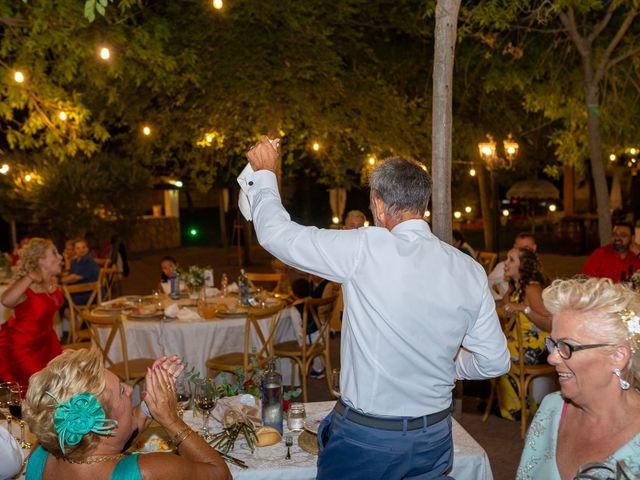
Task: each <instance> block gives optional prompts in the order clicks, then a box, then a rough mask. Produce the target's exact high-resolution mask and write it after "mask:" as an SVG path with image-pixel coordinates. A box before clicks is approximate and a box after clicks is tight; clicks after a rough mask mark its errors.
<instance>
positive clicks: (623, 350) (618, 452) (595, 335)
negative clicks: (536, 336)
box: [516, 278, 640, 480]
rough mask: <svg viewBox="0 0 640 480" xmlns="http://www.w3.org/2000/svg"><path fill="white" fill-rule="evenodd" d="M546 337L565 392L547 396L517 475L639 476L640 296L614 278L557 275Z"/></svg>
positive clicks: (548, 295) (548, 296)
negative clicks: (549, 330)
mask: <svg viewBox="0 0 640 480" xmlns="http://www.w3.org/2000/svg"><path fill="white" fill-rule="evenodd" d="M542 297H543V299H544V304H545V306H546V307H547V309H549V311H550V312H551V313H552V314H553V327H552V329H551V336H550V337H547V339H546V340H545V344H546V347H547V349H548V351H549V358H548V362H549V363H550V364H551V365H553V366H555V367H556V370H557V372H558V379H559V381H560V392H556V393H552V394H550V395H548V396H547V397H545V399H544V401H543V402H542V405H541V406H540V409H539V410H538V412H537V413H536V415H535V418H534V419H533V422H532V423H531V427H530V428H529V434H528V437H527V440H526V442H525V447H524V451H523V452H522V458H521V459H520V466H519V468H518V473H517V477H516V478H518V479H523V480H524V479H529V478H531V479H538V478H544V479H545V480H559V479H573V478H576V479H577V478H585V479H586V478H592V479H598V478H603V479H604V478H607V479H608V478H619V479H623V478H625V479H627V478H628V479H631V478H638V477H637V475H638V474H639V473H640V392H639V391H638V387H640V318H638V316H637V313H638V312H640V298H639V297H638V294H637V293H634V292H633V291H631V290H629V289H628V288H626V287H624V286H622V285H615V284H614V283H613V282H612V281H611V280H610V279H594V278H591V279H583V278H580V279H571V280H556V281H554V282H553V283H552V284H551V286H550V287H548V288H546V289H545V291H544V292H543V294H542Z"/></svg>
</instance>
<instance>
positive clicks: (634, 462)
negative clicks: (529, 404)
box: [516, 392, 640, 480]
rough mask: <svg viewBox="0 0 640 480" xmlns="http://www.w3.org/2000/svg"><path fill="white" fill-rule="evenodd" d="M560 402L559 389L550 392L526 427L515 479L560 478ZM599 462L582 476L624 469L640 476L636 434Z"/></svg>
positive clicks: (604, 475)
mask: <svg viewBox="0 0 640 480" xmlns="http://www.w3.org/2000/svg"><path fill="white" fill-rule="evenodd" d="M564 403H565V402H564V399H563V398H562V397H561V396H560V392H554V393H551V394H549V395H547V396H546V397H545V398H544V400H543V401H542V404H541V405H540V409H539V410H538V411H537V412H536V416H535V417H534V419H533V422H531V427H529V433H528V434H527V440H526V441H525V444H524V450H523V451H522V457H521V458H520V466H519V467H518V473H517V474H516V480H539V479H543V478H544V479H545V480H559V479H560V472H558V467H557V465H556V446H557V443H558V427H559V425H560V417H561V416H562V409H563V407H564ZM599 462H601V464H602V465H603V467H601V468H597V469H594V470H589V471H588V474H589V475H590V476H589V477H584V478H593V479H600V478H602V479H608V478H618V477H615V476H613V474H612V473H611V472H615V471H616V469H618V470H621V469H626V472H629V473H632V474H633V475H640V433H639V434H638V435H636V436H635V437H633V438H632V439H631V440H630V441H629V443H627V444H626V445H624V446H622V447H621V448H620V449H618V450H617V451H616V452H615V453H614V454H613V455H611V456H610V457H609V458H606V459H603V460H601V461H599ZM605 466H606V468H605ZM623 471H624V470H623ZM621 478H627V477H624V476H623V477H621ZM631 478H634V477H631Z"/></svg>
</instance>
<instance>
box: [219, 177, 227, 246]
mask: <svg viewBox="0 0 640 480" xmlns="http://www.w3.org/2000/svg"><path fill="white" fill-rule="evenodd" d="M224 191H225V189H224V188H219V189H218V205H219V208H218V221H219V222H220V223H219V225H220V244H221V246H222V248H227V247H228V246H229V240H228V239H227V216H226V212H225V211H224V204H225V198H224V196H225V194H224ZM227 195H228V190H227ZM227 198H228V197H227Z"/></svg>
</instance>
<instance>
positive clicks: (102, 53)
mask: <svg viewBox="0 0 640 480" xmlns="http://www.w3.org/2000/svg"><path fill="white" fill-rule="evenodd" d="M110 57H111V50H109V49H108V48H107V47H102V48H101V49H100V58H101V59H103V60H109V58H110Z"/></svg>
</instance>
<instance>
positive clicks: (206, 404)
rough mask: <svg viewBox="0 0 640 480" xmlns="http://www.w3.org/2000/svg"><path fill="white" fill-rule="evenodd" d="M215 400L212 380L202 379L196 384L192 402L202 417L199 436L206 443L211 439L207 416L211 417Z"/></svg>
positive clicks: (214, 388)
mask: <svg viewBox="0 0 640 480" xmlns="http://www.w3.org/2000/svg"><path fill="white" fill-rule="evenodd" d="M217 399H218V394H217V392H216V384H215V382H214V380H213V379H212V378H204V379H202V381H200V382H199V383H197V384H196V388H195V395H194V400H195V402H196V405H197V406H198V409H199V410H201V411H202V415H203V419H202V430H200V436H201V437H202V438H204V439H205V440H207V441H208V440H209V439H210V438H211V432H210V431H209V415H211V410H213V409H214V407H215V406H216V401H217Z"/></svg>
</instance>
